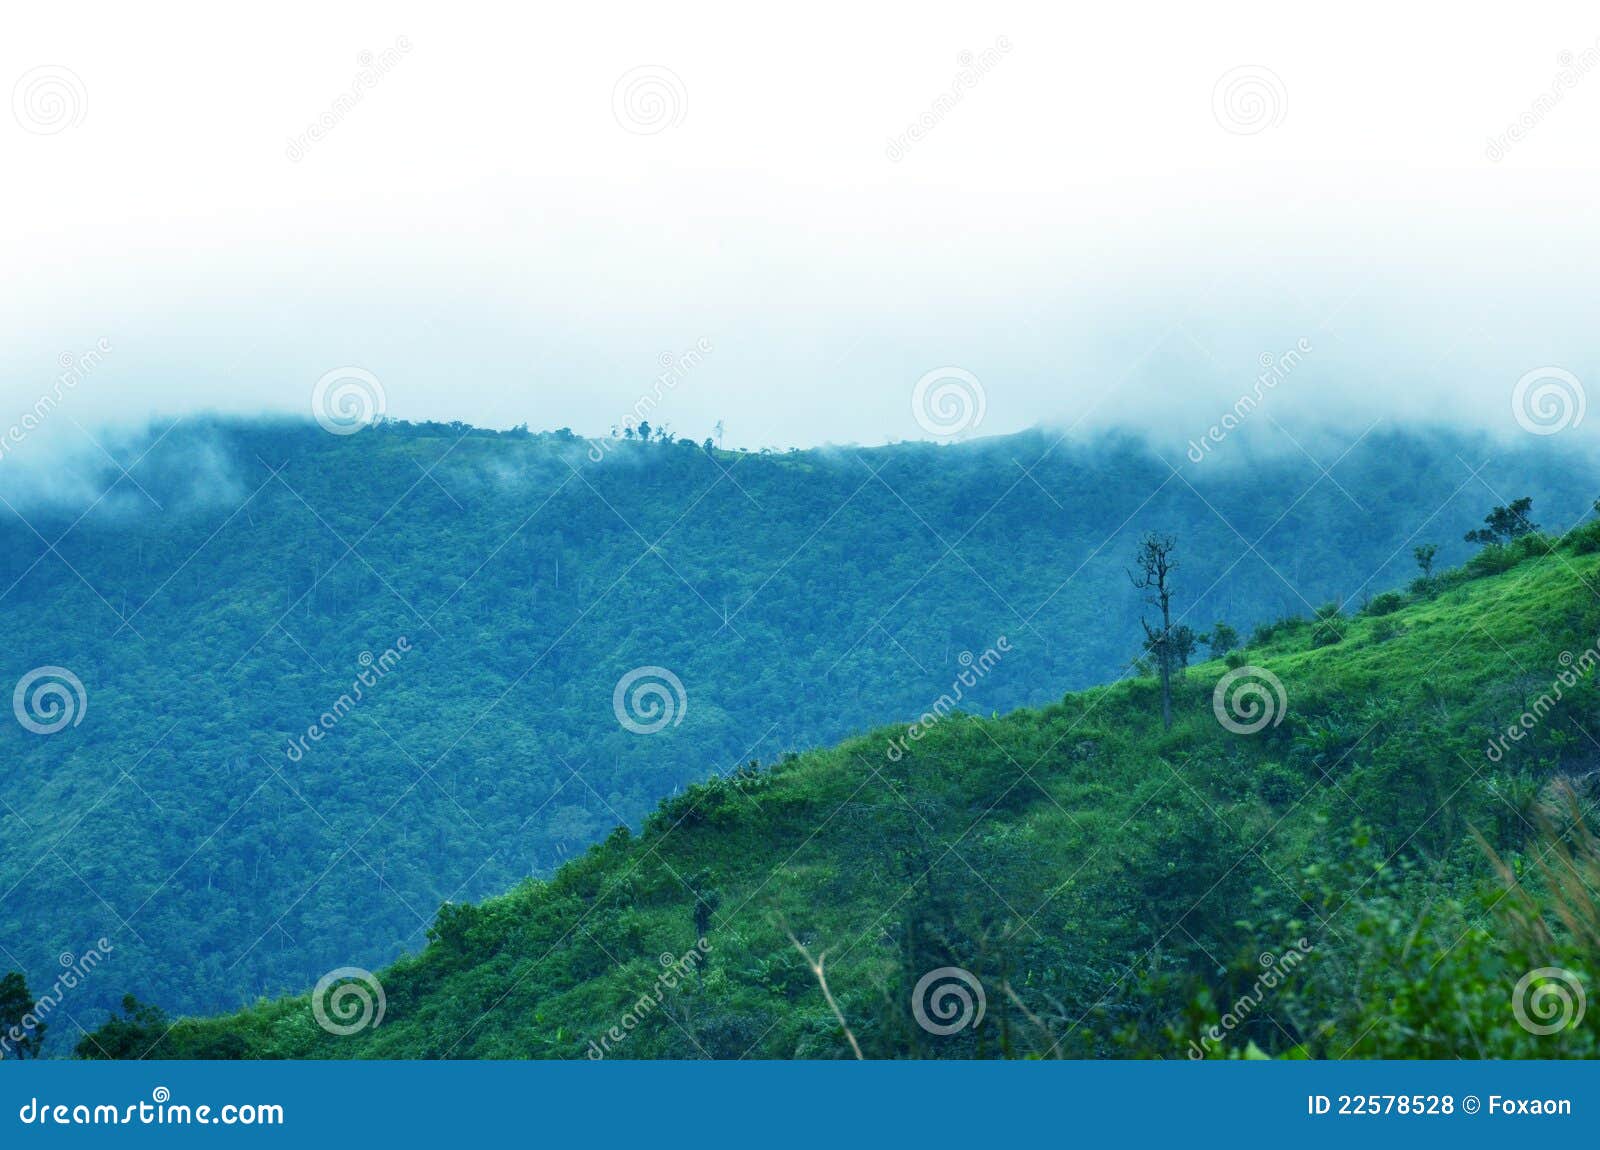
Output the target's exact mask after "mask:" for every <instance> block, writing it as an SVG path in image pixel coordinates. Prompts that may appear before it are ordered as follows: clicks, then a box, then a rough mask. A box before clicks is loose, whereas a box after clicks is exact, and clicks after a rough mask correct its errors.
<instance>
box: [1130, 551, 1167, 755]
mask: <svg viewBox="0 0 1600 1150" xmlns="http://www.w3.org/2000/svg"><path fill="white" fill-rule="evenodd" d="M1177 546H1178V544H1177V541H1176V540H1175V539H1173V537H1172V536H1170V535H1158V534H1156V533H1155V532H1153V531H1152V532H1150V533H1149V534H1147V535H1146V536H1145V537H1144V538H1143V539H1142V540H1140V542H1139V550H1138V551H1137V552H1136V553H1135V555H1134V562H1135V564H1137V566H1138V571H1137V572H1134V571H1129V572H1128V578H1129V579H1131V580H1132V581H1133V585H1134V586H1135V587H1137V588H1138V589H1139V590H1141V591H1145V592H1148V594H1147V595H1146V596H1145V602H1146V603H1149V604H1150V605H1151V606H1152V607H1155V608H1156V609H1157V610H1159V611H1160V612H1161V624H1160V626H1159V627H1152V626H1151V625H1150V621H1149V620H1148V619H1143V618H1141V619H1140V620H1139V625H1140V626H1141V627H1143V628H1144V638H1145V648H1146V650H1148V651H1149V652H1150V653H1151V654H1152V655H1154V656H1155V659H1156V669H1157V671H1158V672H1159V674H1160V676H1161V728H1162V730H1168V731H1170V730H1171V729H1172V668H1173V664H1174V663H1175V662H1176V661H1177V655H1178V651H1177V646H1178V643H1177V636H1175V635H1174V633H1173V630H1172V573H1173V572H1174V571H1176V570H1177V569H1178V562H1177V560H1176V559H1175V558H1174V552H1175V551H1176V550H1177Z"/></svg>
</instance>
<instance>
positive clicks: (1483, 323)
mask: <svg viewBox="0 0 1600 1150" xmlns="http://www.w3.org/2000/svg"><path fill="white" fill-rule="evenodd" d="M218 19H219V18H218V17H217V16H216V15H214V14H213V13H210V12H208V11H207V10H206V9H205V8H204V7H202V6H196V7H194V8H193V9H192V10H190V11H189V12H188V13H187V15H186V16H184V17H182V18H175V19H170V20H162V21H159V22H158V21H152V20H149V19H148V18H146V17H145V16H144V15H142V14H137V13H133V12H130V11H123V10H120V9H119V8H118V7H116V6H112V5H105V6H96V5H88V6H85V5H62V6H50V7H44V6H37V5H35V6H31V7H30V8H29V9H28V10H27V11H25V12H19V13H16V14H13V16H12V18H11V20H10V24H11V25H12V26H11V27H10V28H8V36H7V38H6V41H7V42H6V43H5V45H4V47H3V48H0V73H3V74H4V77H5V79H6V83H7V84H8V85H9V86H12V87H11V90H12V96H13V101H12V102H13V108H12V116H11V118H10V120H8V121H6V122H5V123H4V124H0V157H3V160H4V162H5V169H6V171H7V172H8V179H7V180H6V181H5V183H4V185H3V187H0V202H3V206H4V211H3V213H0V249H3V250H5V251H6V253H7V255H8V259H7V261H6V266H7V269H8V271H9V272H10V273H11V274H10V275H8V276H7V277H6V278H5V282H4V284H3V286H0V316H3V317H4V330H5V332H6V339H5V340H4V342H3V344H0V438H3V439H4V442H5V449H4V450H3V451H0V470H6V471H9V472H10V473H12V474H11V477H10V479H9V480H8V484H9V485H10V486H9V488H8V487H6V486H0V490H6V489H9V490H13V491H15V490H18V489H19V488H18V486H17V485H18V484H23V485H26V486H28V487H29V489H30V490H33V491H35V492H50V491H53V490H57V489H62V490H66V491H68V492H69V493H70V492H71V491H72V484H73V483H74V482H75V481H74V480H73V479H71V475H72V474H73V469H72V468H71V467H64V466H63V463H62V461H64V460H82V459H89V460H95V459H101V458H103V457H104V455H105V451H103V450H102V448H109V449H111V454H113V455H117V450H116V449H115V448H113V447H112V444H113V442H114V441H116V440H117V439H118V437H119V436H122V437H124V440H125V441H126V437H128V436H130V435H131V436H134V437H135V438H137V436H138V435H139V434H142V433H143V429H145V428H147V427H149V426H151V423H152V421H156V422H155V424H154V426H156V427H158V428H159V427H161V426H165V425H166V422H169V421H171V420H173V419H178V418H184V419H186V418H191V417H193V416H194V415H196V414H198V413H202V412H220V413H227V414H231V415H260V414H278V415H289V416H294V417H299V418H306V417H311V416H313V415H315V414H318V411H317V410H316V402H317V401H314V399H313V397H314V395H319V394H327V393H328V392H329V389H330V387H334V386H335V385H342V384H343V383H346V382H348V379H349V377H350V376H351V374H352V372H354V371H357V370H359V373H361V377H362V378H363V379H370V380H371V381H372V382H371V383H370V384H368V385H364V386H365V390H364V391H363V392H361V393H359V394H356V393H351V394H349V395H347V396H346V398H347V399H349V400H350V403H351V404H352V406H351V407H350V409H349V410H350V411H351V412H353V413H354V414H355V415H356V416H358V417H360V416H365V415H369V414H376V413H378V412H382V413H384V414H386V415H387V416H389V417H393V418H403V419H411V420H426V419H435V420H445V421H450V420H462V421H465V422H469V423H473V424H477V425H480V426H490V427H509V426H512V425H515V424H522V423H526V424H528V425H530V427H532V428H533V429H535V430H539V429H551V428H557V427H570V428H572V429H573V430H574V431H575V432H577V433H578V434H581V435H586V436H594V435H603V434H606V433H607V432H608V431H609V429H610V428H612V427H617V426H622V425H625V424H627V423H629V422H630V421H636V420H638V419H640V418H645V419H647V420H648V421H649V422H650V423H652V424H653V425H655V426H661V425H663V424H665V425H669V426H670V427H671V428H672V430H673V431H674V432H676V433H677V434H680V435H685V436H690V437H692V438H695V439H697V440H698V439H702V438H704V437H706V436H709V435H712V434H713V429H714V428H715V426H716V425H717V424H718V423H719V421H720V422H721V423H722V425H723V427H724V433H725V442H726V443H727V444H728V445H729V446H734V445H738V446H744V447H750V448H758V447H762V446H775V447H789V446H814V445H820V444H825V443H860V444H880V443H885V442H892V441H896V440H901V439H919V438H932V439H938V440H941V441H953V440H958V439H962V438H969V437H977V436H985V435H997V434H1005V433H1009V432H1015V431H1018V430H1020V429H1023V428H1026V427H1029V426H1033V425H1038V424H1045V425H1048V426H1051V427H1058V428H1060V429H1062V431H1063V432H1067V431H1070V432H1071V433H1072V434H1073V435H1075V436H1076V435H1083V434H1087V435H1094V434H1099V433H1103V432H1104V431H1106V430H1107V429H1111V428H1132V429H1136V430H1138V431H1140V432H1141V433H1144V434H1147V435H1149V436H1151V437H1152V438H1153V439H1154V440H1156V441H1157V442H1159V443H1161V444H1162V445H1163V446H1164V448H1165V449H1166V450H1168V451H1171V452H1173V453H1175V454H1176V455H1184V454H1187V453H1189V452H1191V451H1192V450H1196V449H1198V450H1199V451H1200V452H1201V454H1202V457H1203V458H1207V457H1209V451H1210V449H1209V448H1207V447H1206V443H1207V442H1208V441H1213V440H1214V441H1217V442H1216V443H1213V446H1219V447H1220V446H1221V441H1220V439H1219V436H1220V437H1221V438H1226V436H1228V435H1231V434H1233V433H1235V432H1238V433H1240V434H1243V428H1244V427H1246V426H1248V427H1249V428H1250V431H1251V436H1252V442H1255V443H1257V444H1259V445H1260V446H1259V447H1258V449H1260V450H1266V449H1270V448H1271V445H1272V444H1273V443H1274V442H1276V445H1277V447H1278V449H1281V450H1296V449H1297V448H1296V445H1295V441H1296V440H1301V441H1303V439H1304V437H1306V436H1311V435H1317V436H1323V437H1330V436H1331V437H1332V439H1333V441H1334V442H1338V441H1339V438H1340V437H1341V436H1342V437H1345V438H1346V439H1349V438H1351V437H1354V436H1358V435H1360V434H1361V433H1362V431H1363V430H1364V429H1366V428H1368V427H1370V426H1372V425H1373V423H1374V421H1381V422H1387V423H1415V424H1432V425H1441V424H1445V425H1451V426H1469V427H1473V428H1480V429H1483V430H1484V431H1486V432H1488V433H1490V434H1492V435H1495V436H1501V437H1509V438H1516V437H1519V436H1520V437H1528V436H1538V435H1544V434H1556V435H1560V436H1561V437H1563V438H1565V439H1568V440H1572V439H1579V438H1583V437H1587V436H1589V435H1591V434H1592V432H1593V427H1594V426H1595V424H1596V423H1597V422H1600V416H1597V417H1591V418H1590V419H1588V420H1584V419H1582V418H1581V417H1582V413H1583V411H1584V408H1585V407H1586V400H1587V395H1586V391H1585V387H1586V385H1587V386H1591V387H1592V386H1593V380H1594V379H1595V378H1597V376H1600V363H1597V362H1596V356H1595V353H1594V350H1593V344H1592V340H1591V339H1589V338H1588V336H1589V330H1588V327H1589V324H1590V323H1592V317H1591V316H1590V315H1589V314H1587V312H1588V309H1587V308H1586V304H1587V302H1588V300H1589V299H1590V298H1591V293H1590V292H1589V291H1588V290H1587V285H1586V281H1587V279H1588V277H1589V275H1590V269H1592V268H1593V267H1594V266H1596V264H1597V262H1600V228H1597V227H1596V224H1595V220H1594V211H1593V206H1592V205H1593V204H1594V203H1596V202H1600V200H1597V196H1596V192H1597V191H1600V186H1597V180H1596V166H1595V161H1594V151H1593V146H1592V142H1593V140H1594V139H1595V138H1596V128H1597V126H1600V123H1597V121H1600V79H1596V78H1595V76H1594V75H1593V74H1591V69H1593V70H1594V71H1595V72H1600V67H1597V66H1596V65H1600V48H1597V45H1596V38H1595V33H1596V29H1595V27H1594V25H1593V22H1592V11H1587V10H1586V9H1585V7H1584V6H1582V5H1568V6H1552V7H1550V8H1548V9H1546V10H1545V11H1544V14H1542V15H1538V16H1533V15H1528V14H1523V15H1519V18H1518V19H1517V20H1516V21H1515V22H1510V23H1504V22H1495V23H1493V24H1491V23H1489V22H1471V21H1460V22H1457V21H1452V22H1450V23H1449V24H1436V23H1434V18H1433V17H1430V16H1427V15H1425V14H1420V13H1411V12H1407V11H1405V10H1396V9H1395V8H1394V7H1393V6H1391V5H1386V6H1378V5H1360V4H1356V5H1350V6H1346V7H1344V8H1342V9H1341V10H1340V12H1339V16H1338V19H1336V20H1335V19H1328V18H1326V17H1323V16H1318V15H1316V14H1313V13H1309V12H1308V13H1305V14H1296V13H1291V12H1286V11H1282V10H1280V8H1279V7H1277V6H1271V5H1260V6H1237V7H1236V8H1235V9H1234V14H1233V15H1232V16H1230V17H1226V18H1220V17H1218V16H1217V15H1216V14H1214V13H1206V14H1203V15H1202V14H1200V13H1195V12H1190V11H1187V10H1185V9H1183V8H1181V7H1177V6H1173V7H1171V8H1169V9H1167V10H1166V11H1165V12H1164V13H1163V12H1156V11H1150V10H1145V9H1140V10H1138V11H1129V12H1128V13H1126V14H1116V13H1105V12H1093V13H1089V12H1068V11H1065V10H1060V11H1058V10H1055V9H1054V8H1046V7H1044V6H1011V5H1004V4H1001V5H986V6H982V7H981V8H980V7H977V6H971V5H965V6H939V5H932V6H930V5H924V4H919V5H902V6H893V5H888V6H874V7H873V8H872V9H870V10H863V9H861V8H860V7H859V6H850V7H848V8H847V7H843V6H839V7H836V8H830V7H828V6H826V5H825V6H823V7H821V8H819V9H816V10H808V12H807V13H806V14H805V16H804V18H803V19H800V18H794V17H791V16H785V15H781V14H771V15H763V14H760V13H756V12H752V11H748V10H746V9H745V8H741V7H737V6H731V5H730V6H726V7H721V8H705V9H702V10H701V11H700V14H698V15H694V16H687V15H684V14H681V13H677V12H674V13H667V12H664V11H661V10H659V9H657V8H651V7H647V6H643V5H639V6H622V7H620V8H617V7H608V8H607V9H606V10H605V11H598V10H597V11H595V12H593V13H583V12H573V11H563V12H541V11H536V10H532V9H522V8H518V9H515V10H508V11H504V12H500V13H498V14H487V13H483V12H475V11H457V10H450V11H438V10H430V8H428V7H425V6H420V5H394V4H385V5H376V4H371V5H351V6H341V8H340V10H339V11H338V12H333V13H330V12H329V11H327V10H326V9H325V8H324V7H313V6H310V5H296V4H289V5H287V6H284V7H283V8H282V9H281V10H280V11H278V12H276V13H275V15H274V17H273V19H272V20H271V21H264V22H263V23H262V25H261V27H259V28H258V29H257V30H256V32H255V33H254V34H253V35H252V36H250V37H249V38H247V39H244V40H240V39H239V38H237V37H236V36H232V35H227V34H225V32H224V29H225V28H226V27H227V26H226V24H225V23H221V22H219V23H213V21H217V20H218ZM1458 24H1462V25H1466V24H1477V25H1480V26H1457V25H1458ZM1380 28H1381V31H1382V34H1381V35H1379V34H1377V29H1380ZM1513 129H1514V130H1513ZM1269 362H1270V363H1271V364H1273V365H1274V368H1273V372H1272V373H1270V374H1272V375H1273V378H1272V379H1271V381H1270V382H1263V374H1264V372H1266V371H1267V369H1266V368H1265V367H1264V365H1265V364H1267V363H1269ZM1285 365H1287V366H1286V367H1285ZM330 376H331V377H332V378H333V384H329V383H327V382H324V384H323V386H322V388H321V390H320V391H319V381H327V380H328V379H329V377H330ZM68 377H70V382H69V383H68V382H64V379H66V378H68ZM321 414H323V415H327V414H328V411H327V410H323V411H322V412H321ZM335 414H336V415H337V414H338V413H335ZM1230 419H1231V420H1232V423H1231V424H1230V423H1229V422H1228V421H1229V420H1230ZM7 428H10V429H13V432H12V433H10V434H7V433H6V432H5V429H7ZM1213 429H1215V433H1213ZM117 457H118V458H119V459H120V460H121V462H122V463H123V464H124V465H126V464H127V463H128V462H129V458H128V457H127V456H125V455H117ZM1219 457H1220V456H1219ZM19 476H20V477H19Z"/></svg>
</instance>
